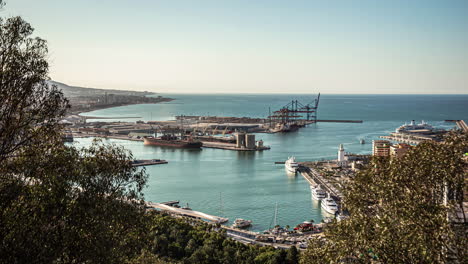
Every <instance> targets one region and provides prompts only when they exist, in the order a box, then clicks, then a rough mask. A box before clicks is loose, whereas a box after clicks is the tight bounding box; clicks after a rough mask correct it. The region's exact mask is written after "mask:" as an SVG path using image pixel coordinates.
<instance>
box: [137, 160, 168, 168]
mask: <svg viewBox="0 0 468 264" xmlns="http://www.w3.org/2000/svg"><path fill="white" fill-rule="evenodd" d="M167 163H168V162H167V161H166V160H161V159H150V160H134V161H133V162H132V166H133V167H139V166H150V165H158V164H167Z"/></svg>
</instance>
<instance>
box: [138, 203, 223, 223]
mask: <svg viewBox="0 0 468 264" xmlns="http://www.w3.org/2000/svg"><path fill="white" fill-rule="evenodd" d="M145 206H146V207H148V208H153V209H159V210H162V211H167V212H169V213H172V214H177V215H182V216H189V217H194V218H199V219H204V220H207V221H210V222H214V223H225V222H227V221H229V219H228V218H224V217H220V216H214V215H209V214H205V213H202V212H198V211H193V210H187V209H182V208H177V207H173V206H169V205H166V204H163V203H153V202H145Z"/></svg>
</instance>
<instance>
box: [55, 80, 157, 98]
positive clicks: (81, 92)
mask: <svg viewBox="0 0 468 264" xmlns="http://www.w3.org/2000/svg"><path fill="white" fill-rule="evenodd" d="M48 82H49V84H55V85H57V87H58V88H60V89H61V90H62V91H63V93H64V94H65V97H67V98H74V97H89V96H99V95H105V94H106V93H107V94H114V95H136V96H145V95H150V94H155V93H152V92H138V91H128V90H114V89H96V88H85V87H78V86H70V85H67V84H64V83H61V82H56V81H48Z"/></svg>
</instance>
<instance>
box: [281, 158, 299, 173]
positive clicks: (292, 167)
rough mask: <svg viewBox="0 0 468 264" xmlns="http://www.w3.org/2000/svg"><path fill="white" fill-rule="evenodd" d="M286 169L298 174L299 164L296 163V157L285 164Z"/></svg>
mask: <svg viewBox="0 0 468 264" xmlns="http://www.w3.org/2000/svg"><path fill="white" fill-rule="evenodd" d="M284 167H285V168H286V170H287V171H289V172H293V173H296V172H297V170H298V169H299V164H298V163H297V162H296V158H295V157H289V158H288V160H287V161H286V162H285V163H284Z"/></svg>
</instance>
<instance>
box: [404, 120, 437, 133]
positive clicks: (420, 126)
mask: <svg viewBox="0 0 468 264" xmlns="http://www.w3.org/2000/svg"><path fill="white" fill-rule="evenodd" d="M421 129H427V130H434V127H432V126H431V125H429V124H428V123H426V122H424V120H422V121H421V123H420V124H416V123H415V122H414V120H412V121H411V123H410V124H409V125H408V124H406V123H405V124H404V125H401V126H400V127H398V128H397V129H396V130H395V132H397V133H401V132H405V131H410V130H421Z"/></svg>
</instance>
